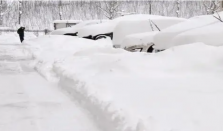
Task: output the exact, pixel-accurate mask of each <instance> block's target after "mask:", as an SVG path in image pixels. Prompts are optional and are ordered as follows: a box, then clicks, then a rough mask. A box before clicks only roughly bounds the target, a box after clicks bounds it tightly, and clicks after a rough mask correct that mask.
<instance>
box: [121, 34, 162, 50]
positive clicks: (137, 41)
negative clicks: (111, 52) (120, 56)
mask: <svg viewBox="0 0 223 131" xmlns="http://www.w3.org/2000/svg"><path fill="white" fill-rule="evenodd" d="M157 33H159V31H152V32H145V33H137V34H132V35H127V36H126V37H125V38H124V39H123V42H122V44H120V45H121V46H120V47H121V48H125V47H131V46H135V45H147V44H151V43H154V40H153V38H154V36H155V35H156V34H157Z"/></svg>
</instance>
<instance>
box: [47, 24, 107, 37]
mask: <svg viewBox="0 0 223 131" xmlns="http://www.w3.org/2000/svg"><path fill="white" fill-rule="evenodd" d="M106 21H108V20H86V21H82V22H79V23H78V24H76V25H73V26H71V27H67V28H61V29H57V30H54V31H52V32H51V35H69V36H77V33H78V30H79V29H81V28H83V27H85V26H89V25H94V24H99V23H103V22H106Z"/></svg>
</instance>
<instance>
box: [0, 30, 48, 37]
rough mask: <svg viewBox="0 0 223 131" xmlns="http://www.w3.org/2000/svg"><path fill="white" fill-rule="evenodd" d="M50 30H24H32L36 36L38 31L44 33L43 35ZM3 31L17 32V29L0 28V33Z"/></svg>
mask: <svg viewBox="0 0 223 131" xmlns="http://www.w3.org/2000/svg"><path fill="white" fill-rule="evenodd" d="M51 31H52V30H48V29H45V30H25V32H33V33H34V34H35V35H36V36H39V33H44V34H45V35H47V34H49V33H50V32H51ZM3 32H17V30H14V29H0V34H2V33H3Z"/></svg>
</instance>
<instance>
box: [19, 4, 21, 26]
mask: <svg viewBox="0 0 223 131" xmlns="http://www.w3.org/2000/svg"><path fill="white" fill-rule="evenodd" d="M21 16H22V1H21V0H19V24H21Z"/></svg>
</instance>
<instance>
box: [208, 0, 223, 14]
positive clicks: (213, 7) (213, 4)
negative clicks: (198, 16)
mask: <svg viewBox="0 0 223 131" xmlns="http://www.w3.org/2000/svg"><path fill="white" fill-rule="evenodd" d="M221 5H222V1H220V0H211V1H209V2H207V3H206V2H204V6H205V8H206V12H207V14H214V13H215V12H216V11H218V10H219V9H220V6H221Z"/></svg>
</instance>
